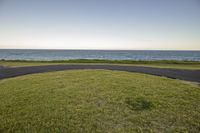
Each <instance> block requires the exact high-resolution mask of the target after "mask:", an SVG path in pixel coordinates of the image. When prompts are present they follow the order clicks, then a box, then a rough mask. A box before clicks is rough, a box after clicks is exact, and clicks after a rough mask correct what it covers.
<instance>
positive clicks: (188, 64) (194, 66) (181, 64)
mask: <svg viewBox="0 0 200 133" xmlns="http://www.w3.org/2000/svg"><path fill="white" fill-rule="evenodd" d="M58 64H113V65H133V66H146V67H156V68H175V69H189V70H200V62H194V61H133V60H85V59H79V60H65V61H64V60H63V61H62V60H61V61H23V60H21V61H20V60H16V61H4V60H0V65H2V66H7V67H20V66H39V65H58Z"/></svg>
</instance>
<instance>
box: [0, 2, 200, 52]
mask: <svg viewBox="0 0 200 133" xmlns="http://www.w3.org/2000/svg"><path fill="white" fill-rule="evenodd" d="M0 49H113V50H200V0H0Z"/></svg>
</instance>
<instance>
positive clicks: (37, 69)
mask: <svg viewBox="0 0 200 133" xmlns="http://www.w3.org/2000/svg"><path fill="white" fill-rule="evenodd" d="M75 69H106V70H119V71H128V72H138V73H145V74H151V75H157V76H164V77H168V78H173V79H180V80H186V81H192V82H198V83H200V70H178V69H164V68H152V67H141V66H118V65H48V66H31V67H16V68H3V67H1V68H0V79H5V78H11V77H17V76H21V75H27V74H34V73H44V72H52V71H61V70H75Z"/></svg>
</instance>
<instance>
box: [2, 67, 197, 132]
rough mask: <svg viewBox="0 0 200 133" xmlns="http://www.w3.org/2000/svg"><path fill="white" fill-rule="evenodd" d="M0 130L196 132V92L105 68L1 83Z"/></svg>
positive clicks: (178, 84) (179, 84) (160, 79)
mask: <svg viewBox="0 0 200 133" xmlns="http://www.w3.org/2000/svg"><path fill="white" fill-rule="evenodd" d="M0 132H69V133H81V132H83V133H85V132H98V133H106V132H108V133H128V132H131V133H132V132H200V88H199V87H197V86H194V85H190V84H186V83H183V82H181V81H178V80H173V79H168V78H164V77H158V76H151V75H146V74H138V73H129V72H119V71H108V70H76V71H60V72H51V73H43V74H34V75H27V76H21V77H16V78H10V79H4V80H0Z"/></svg>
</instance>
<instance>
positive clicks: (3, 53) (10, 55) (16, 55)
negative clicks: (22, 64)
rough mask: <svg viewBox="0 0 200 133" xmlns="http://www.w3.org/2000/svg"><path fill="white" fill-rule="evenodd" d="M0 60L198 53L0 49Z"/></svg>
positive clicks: (189, 56)
mask: <svg viewBox="0 0 200 133" xmlns="http://www.w3.org/2000/svg"><path fill="white" fill-rule="evenodd" d="M0 59H1V60H2V59H4V60H45V61H51V60H69V59H108V60H188V61H200V51H159V50H22V49H17V50H16V49H0Z"/></svg>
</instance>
